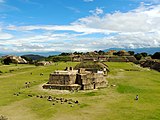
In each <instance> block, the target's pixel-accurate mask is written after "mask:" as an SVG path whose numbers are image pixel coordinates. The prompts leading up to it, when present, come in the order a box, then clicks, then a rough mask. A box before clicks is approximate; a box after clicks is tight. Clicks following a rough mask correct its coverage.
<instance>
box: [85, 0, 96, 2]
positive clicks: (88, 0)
mask: <svg viewBox="0 0 160 120" xmlns="http://www.w3.org/2000/svg"><path fill="white" fill-rule="evenodd" d="M83 1H84V2H93V1H94V0H83Z"/></svg>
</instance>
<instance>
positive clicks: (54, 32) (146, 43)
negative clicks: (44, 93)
mask: <svg viewBox="0 0 160 120" xmlns="http://www.w3.org/2000/svg"><path fill="white" fill-rule="evenodd" d="M153 47H159V48H160V0H0V52H48V51H52V52H53V51H61V52H74V51H78V52H86V51H94V50H105V49H109V48H127V49H129V48H131V49H136V48H153Z"/></svg>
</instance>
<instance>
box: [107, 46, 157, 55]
mask: <svg viewBox="0 0 160 120" xmlns="http://www.w3.org/2000/svg"><path fill="white" fill-rule="evenodd" d="M109 50H117V51H119V50H126V51H134V52H135V53H142V52H146V53H148V54H154V53H155V52H160V47H157V48H136V49H130V48H109V49H105V50H104V51H105V52H107V51H109Z"/></svg>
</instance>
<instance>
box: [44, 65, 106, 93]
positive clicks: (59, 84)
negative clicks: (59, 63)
mask: <svg viewBox="0 0 160 120" xmlns="http://www.w3.org/2000/svg"><path fill="white" fill-rule="evenodd" d="M106 72H107V71H106V70H105V69H104V71H89V70H86V69H85V68H79V69H78V70H73V68H72V67H67V68H66V69H65V70H63V71H62V70H57V71H55V72H53V73H51V74H50V77H49V82H48V83H47V84H45V85H43V88H44V89H59V90H77V91H78V90H93V89H97V88H104V87H106V86H107V84H108V82H107V80H106V77H105V75H106V74H107V73H106Z"/></svg>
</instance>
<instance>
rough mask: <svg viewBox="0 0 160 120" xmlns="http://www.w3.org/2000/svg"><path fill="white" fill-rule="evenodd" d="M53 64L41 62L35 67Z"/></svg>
mask: <svg viewBox="0 0 160 120" xmlns="http://www.w3.org/2000/svg"><path fill="white" fill-rule="evenodd" d="M51 64H52V62H48V61H40V62H37V63H36V64H35V65H36V66H45V65H51Z"/></svg>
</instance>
